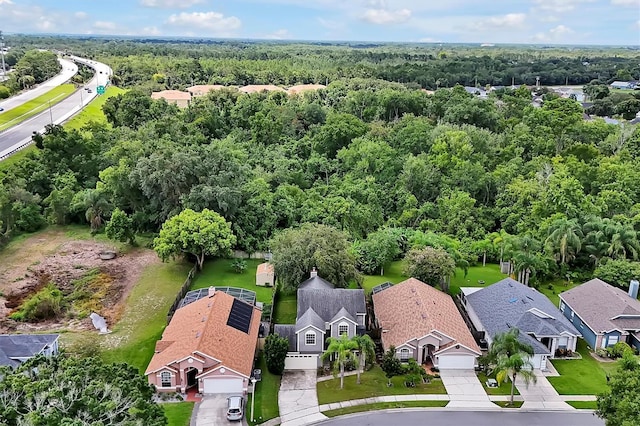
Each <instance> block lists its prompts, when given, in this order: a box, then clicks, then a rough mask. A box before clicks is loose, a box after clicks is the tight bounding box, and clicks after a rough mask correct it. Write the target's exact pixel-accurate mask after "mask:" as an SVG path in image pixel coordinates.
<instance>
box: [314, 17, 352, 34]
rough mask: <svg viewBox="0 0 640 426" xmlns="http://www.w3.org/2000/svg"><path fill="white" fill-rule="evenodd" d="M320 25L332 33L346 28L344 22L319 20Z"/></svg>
mask: <svg viewBox="0 0 640 426" xmlns="http://www.w3.org/2000/svg"><path fill="white" fill-rule="evenodd" d="M318 23H319V24H320V25H322V26H323V27H325V28H326V29H328V30H331V31H342V30H344V29H345V27H346V25H345V23H344V22H341V21H334V20H331V19H324V18H318Z"/></svg>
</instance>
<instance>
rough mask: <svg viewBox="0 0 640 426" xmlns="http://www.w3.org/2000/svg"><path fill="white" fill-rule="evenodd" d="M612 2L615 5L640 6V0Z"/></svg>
mask: <svg viewBox="0 0 640 426" xmlns="http://www.w3.org/2000/svg"><path fill="white" fill-rule="evenodd" d="M611 4H612V5H614V6H623V7H636V8H640V0H611Z"/></svg>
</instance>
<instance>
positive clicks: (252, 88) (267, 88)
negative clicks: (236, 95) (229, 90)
mask: <svg viewBox="0 0 640 426" xmlns="http://www.w3.org/2000/svg"><path fill="white" fill-rule="evenodd" d="M238 90H240V91H241V92H243V93H260V92H286V90H284V89H283V88H282V87H278V86H274V85H273V84H250V85H248V86H243V87H240V88H239V89H238Z"/></svg>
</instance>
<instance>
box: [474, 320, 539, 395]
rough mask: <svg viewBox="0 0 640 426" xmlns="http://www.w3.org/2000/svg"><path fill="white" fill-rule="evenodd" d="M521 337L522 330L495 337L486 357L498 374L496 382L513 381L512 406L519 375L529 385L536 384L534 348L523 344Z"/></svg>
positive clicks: (513, 329)
mask: <svg viewBox="0 0 640 426" xmlns="http://www.w3.org/2000/svg"><path fill="white" fill-rule="evenodd" d="M519 335H520V330H518V329H517V328H512V329H510V330H509V331H507V332H505V333H500V334H497V335H495V336H494V338H493V341H492V342H491V346H490V347H489V352H488V353H487V356H486V357H487V360H488V361H489V364H490V365H491V369H492V371H493V372H495V373H496V380H498V381H499V382H505V383H506V382H507V380H508V379H510V380H511V399H510V404H513V395H514V391H515V385H516V377H517V376H518V375H520V376H521V377H522V378H523V379H524V381H525V383H526V384H527V385H529V383H530V382H531V381H533V382H534V383H535V382H536V376H535V374H534V373H533V364H532V363H531V359H530V358H531V357H532V356H533V348H532V347H531V345H529V344H527V343H523V342H522V341H521V340H520V339H519Z"/></svg>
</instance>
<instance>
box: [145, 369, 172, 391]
mask: <svg viewBox="0 0 640 426" xmlns="http://www.w3.org/2000/svg"><path fill="white" fill-rule="evenodd" d="M163 371H166V372H168V373H169V374H171V386H170V387H168V388H166V387H165V388H163V387H162V386H161V384H162V380H161V379H160V375H161V374H162V372H163ZM147 377H148V379H149V384H152V385H155V387H156V389H157V390H158V392H175V391H176V387H177V386H178V380H179V376H178V375H176V373H175V372H174V371H171V370H169V369H162V370H160V371H156V372H155V373H151V374H149V375H148V376H147Z"/></svg>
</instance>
